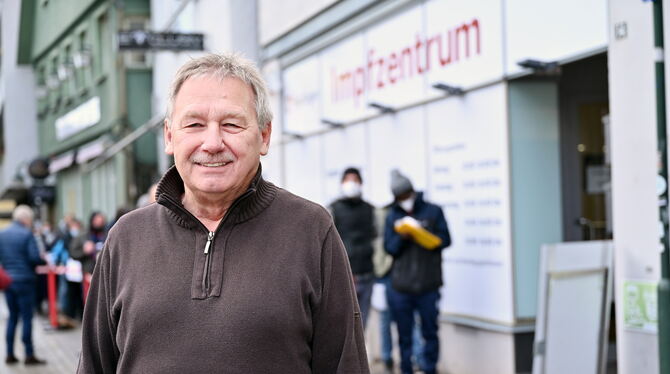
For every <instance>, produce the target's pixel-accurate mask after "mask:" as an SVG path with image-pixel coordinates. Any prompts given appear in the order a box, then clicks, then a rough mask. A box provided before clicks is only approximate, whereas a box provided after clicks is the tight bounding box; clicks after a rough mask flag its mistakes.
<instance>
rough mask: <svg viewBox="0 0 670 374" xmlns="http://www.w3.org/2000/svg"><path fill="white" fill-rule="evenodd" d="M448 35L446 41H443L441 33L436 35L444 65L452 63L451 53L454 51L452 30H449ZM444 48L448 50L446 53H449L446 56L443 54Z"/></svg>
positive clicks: (438, 49) (441, 63)
mask: <svg viewBox="0 0 670 374" xmlns="http://www.w3.org/2000/svg"><path fill="white" fill-rule="evenodd" d="M446 35H447V38H446V41H445V43H442V36H441V35H437V36H436V38H437V39H438V43H437V45H438V48H437V53H438V55H439V59H440V65H442V66H444V65H448V64H451V55H452V53H453V49H452V48H451V45H452V43H451V31H447V34H446ZM443 50H445V51H446V54H447V56H446V57H444V55H443V54H442V51H443Z"/></svg>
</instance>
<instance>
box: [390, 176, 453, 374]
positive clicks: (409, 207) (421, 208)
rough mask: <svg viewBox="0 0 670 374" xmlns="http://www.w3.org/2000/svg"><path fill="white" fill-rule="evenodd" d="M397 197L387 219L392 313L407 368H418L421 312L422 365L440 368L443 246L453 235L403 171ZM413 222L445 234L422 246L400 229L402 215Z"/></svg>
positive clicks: (395, 183)
mask: <svg viewBox="0 0 670 374" xmlns="http://www.w3.org/2000/svg"><path fill="white" fill-rule="evenodd" d="M391 192H392V193H393V197H394V202H393V204H392V205H391V207H390V208H389V213H388V215H387V217H386V221H385V224H384V249H385V250H386V252H388V253H389V254H391V255H392V256H393V268H392V269H391V287H390V288H389V289H387V298H388V304H389V308H390V310H391V315H392V316H393V319H394V320H395V322H396V324H397V326H398V343H399V344H398V345H399V346H400V358H401V369H402V373H403V374H409V373H412V369H413V363H412V332H413V330H414V322H415V318H414V315H415V312H416V313H418V315H419V317H420V319H421V323H420V326H421V335H422V336H423V340H424V346H423V352H422V355H421V359H420V360H418V361H419V362H417V364H418V365H419V366H420V367H421V370H422V371H423V372H424V373H426V374H433V373H435V372H436V367H437V359H438V357H439V339H438V334H437V329H438V314H439V311H438V308H437V305H438V302H439V299H440V287H441V286H442V250H443V249H445V248H447V247H449V246H450V245H451V237H450V235H449V229H448V227H447V221H446V219H445V218H444V212H443V211H442V208H441V207H439V206H437V205H435V204H432V203H429V202H427V201H425V200H424V198H423V193H421V192H416V191H415V190H414V186H412V182H411V181H410V180H409V178H407V177H406V176H404V175H403V174H401V173H400V171H398V170H393V171H392V172H391ZM406 217H411V219H413V220H412V222H416V223H417V224H420V225H421V227H422V228H423V229H425V230H426V231H428V232H429V233H432V234H434V235H435V236H437V237H438V238H439V239H440V242H441V243H440V244H439V245H438V246H437V247H435V248H430V249H429V248H425V247H423V246H422V245H420V244H419V243H418V242H417V241H416V240H415V239H416V238H415V237H413V236H412V234H402V233H399V232H398V231H396V227H397V226H398V224H399V223H400V222H399V221H400V220H407V218H406Z"/></svg>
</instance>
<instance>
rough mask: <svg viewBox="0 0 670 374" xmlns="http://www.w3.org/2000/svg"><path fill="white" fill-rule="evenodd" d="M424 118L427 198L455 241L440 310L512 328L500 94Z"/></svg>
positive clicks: (433, 109)
mask: <svg viewBox="0 0 670 374" xmlns="http://www.w3.org/2000/svg"><path fill="white" fill-rule="evenodd" d="M427 110H428V113H427V117H428V132H429V133H428V136H427V138H428V139H429V140H428V149H429V151H430V156H429V158H430V160H429V165H430V175H431V178H430V182H431V184H430V187H429V191H431V197H432V200H433V202H435V203H437V204H439V205H442V206H443V207H444V210H445V214H446V217H447V222H448V224H449V229H450V232H451V236H452V241H453V242H452V245H451V247H450V248H449V250H447V252H445V256H444V259H445V262H444V277H445V287H444V293H443V298H442V300H441V301H442V305H441V309H442V310H443V311H445V312H447V313H453V314H458V315H466V316H472V317H477V318H482V319H486V320H493V321H499V322H504V323H512V322H513V321H514V308H513V297H512V292H513V284H512V259H511V256H512V250H511V238H510V235H511V234H510V231H511V222H510V220H511V213H510V199H509V196H510V186H509V184H510V181H509V151H508V135H507V125H506V118H507V115H506V110H505V86H504V84H500V85H497V86H491V87H488V88H484V89H481V90H477V91H473V92H470V93H468V95H466V96H464V97H462V98H458V97H457V98H447V99H445V100H442V101H438V102H435V103H433V104H430V105H429V106H428V107H427Z"/></svg>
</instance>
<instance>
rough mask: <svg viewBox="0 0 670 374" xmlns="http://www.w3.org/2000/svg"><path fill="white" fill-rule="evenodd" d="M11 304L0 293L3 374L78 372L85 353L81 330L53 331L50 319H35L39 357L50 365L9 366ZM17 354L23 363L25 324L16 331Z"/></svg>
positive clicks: (0, 362) (35, 339)
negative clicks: (22, 330) (6, 337)
mask: <svg viewBox="0 0 670 374" xmlns="http://www.w3.org/2000/svg"><path fill="white" fill-rule="evenodd" d="M8 315H9V313H8V311H7V303H6V302H5V295H4V294H3V293H0V373H2V374H19V373H21V374H23V373H35V374H37V373H39V374H72V373H74V372H75V370H76V368H77V360H78V357H79V351H80V349H81V329H80V328H79V327H77V328H74V329H70V330H52V329H51V328H50V326H49V323H48V321H47V319H46V318H43V317H40V316H37V315H36V316H35V317H34V318H33V344H34V345H35V355H36V356H37V357H39V358H41V359H44V360H46V361H47V364H46V365H38V366H32V367H28V366H24V365H23V363H18V364H14V365H6V364H5V354H6V353H5V352H6V347H5V331H6V327H7V317H8ZM14 350H15V352H16V356H17V357H18V358H19V360H23V358H24V354H23V343H22V342H21V323H20V322H19V326H18V328H17V331H16V337H15V343H14Z"/></svg>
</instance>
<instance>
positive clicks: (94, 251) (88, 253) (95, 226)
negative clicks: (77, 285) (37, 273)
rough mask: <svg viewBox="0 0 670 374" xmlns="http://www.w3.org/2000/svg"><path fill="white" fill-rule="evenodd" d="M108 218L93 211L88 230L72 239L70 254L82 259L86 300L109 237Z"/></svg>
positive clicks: (76, 258) (79, 259)
mask: <svg viewBox="0 0 670 374" xmlns="http://www.w3.org/2000/svg"><path fill="white" fill-rule="evenodd" d="M106 228H107V219H106V218H105V215H104V214H102V213H101V212H93V213H91V216H90V219H89V226H88V232H86V233H83V234H81V235H79V236H77V237H76V238H73V239H72V243H71V245H70V256H71V257H72V258H74V259H75V260H78V261H81V265H82V270H83V272H84V279H83V283H82V287H83V294H84V302H86V295H87V294H88V285H89V284H90V283H91V277H92V276H93V270H94V269H95V261H96V259H97V257H98V254H99V253H100V251H102V248H103V245H104V243H105V238H106V237H107V230H106Z"/></svg>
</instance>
